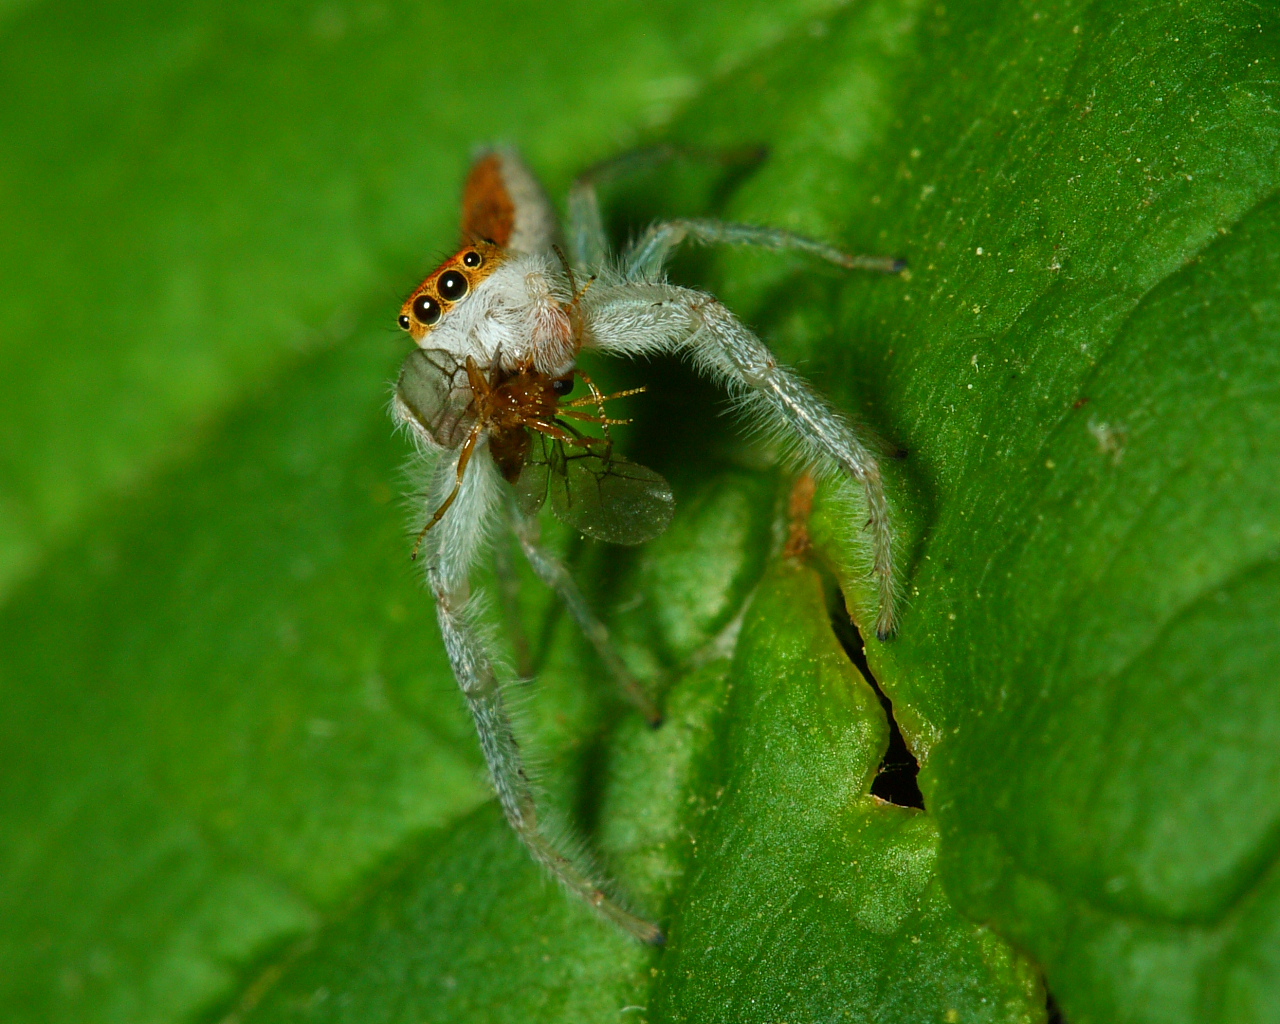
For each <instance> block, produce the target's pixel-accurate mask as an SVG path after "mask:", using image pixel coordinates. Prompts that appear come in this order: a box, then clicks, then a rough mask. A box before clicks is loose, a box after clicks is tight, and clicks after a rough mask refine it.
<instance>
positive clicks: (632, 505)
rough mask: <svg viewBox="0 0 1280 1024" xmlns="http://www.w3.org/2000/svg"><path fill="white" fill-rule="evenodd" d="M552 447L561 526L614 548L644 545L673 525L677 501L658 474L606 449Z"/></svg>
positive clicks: (552, 483)
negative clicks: (620, 545) (569, 527)
mask: <svg viewBox="0 0 1280 1024" xmlns="http://www.w3.org/2000/svg"><path fill="white" fill-rule="evenodd" d="M549 447H551V448H552V449H554V451H553V454H552V458H551V460H550V462H549V469H550V473H549V477H550V491H551V510H552V511H553V512H554V513H555V514H556V518H557V519H559V520H560V521H561V522H563V523H567V524H568V525H569V526H572V527H573V528H574V529H575V530H578V531H579V532H580V533H584V534H586V535H587V536H588V537H595V538H596V539H597V540H603V541H608V542H609V543H610V544H643V543H644V542H645V541H647V540H652V539H653V538H654V537H657V536H658V535H659V534H660V533H662V532H663V531H664V530H665V529H666V528H667V526H668V525H670V523H671V516H672V514H673V513H674V512H675V507H676V502H675V498H674V497H672V494H671V486H670V484H668V483H667V481H666V480H665V479H664V478H663V477H662V476H661V475H660V474H658V473H655V472H654V471H653V470H651V469H649V468H647V467H645V466H641V465H639V464H638V463H635V462H631V461H630V460H628V459H624V458H622V456H620V455H614V454H613V453H612V452H611V451H609V450H608V449H607V448H605V447H604V446H592V447H590V448H579V447H577V446H572V445H565V444H563V443H561V442H555V443H553V444H552V445H550V446H549Z"/></svg>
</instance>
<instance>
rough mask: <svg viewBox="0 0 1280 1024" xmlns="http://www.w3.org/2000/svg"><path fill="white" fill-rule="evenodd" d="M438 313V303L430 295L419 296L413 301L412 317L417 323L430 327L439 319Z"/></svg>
mask: <svg viewBox="0 0 1280 1024" xmlns="http://www.w3.org/2000/svg"><path fill="white" fill-rule="evenodd" d="M440 312H441V310H440V303H438V302H436V300H435V299H433V298H432V297H431V296H430V295H419V296H418V297H417V298H416V299H414V300H413V315H414V316H416V317H417V318H418V323H421V324H426V325H427V326H428V327H430V326H431V325H432V324H433V323H435V322H436V321H437V320H439V319H440Z"/></svg>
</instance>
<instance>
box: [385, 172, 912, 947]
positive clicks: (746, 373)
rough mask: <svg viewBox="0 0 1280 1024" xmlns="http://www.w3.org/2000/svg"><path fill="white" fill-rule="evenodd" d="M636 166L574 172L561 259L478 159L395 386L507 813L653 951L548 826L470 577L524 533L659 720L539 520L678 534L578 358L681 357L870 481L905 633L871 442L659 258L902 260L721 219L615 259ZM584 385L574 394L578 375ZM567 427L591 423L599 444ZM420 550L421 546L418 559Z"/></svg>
mask: <svg viewBox="0 0 1280 1024" xmlns="http://www.w3.org/2000/svg"><path fill="white" fill-rule="evenodd" d="M634 162H635V158H634V157H631V158H628V157H624V158H622V159H620V160H616V161H611V162H609V163H606V164H603V165H601V166H600V167H598V168H597V169H596V170H595V171H593V172H590V173H588V174H587V175H586V176H584V177H583V178H581V179H579V180H578V182H577V183H576V184H575V185H574V187H573V189H572V191H571V193H570V196H569V223H568V255H567V256H566V255H565V252H564V250H563V249H562V248H561V246H560V233H559V229H558V225H557V222H556V218H555V215H554V212H553V210H552V207H551V204H550V203H549V202H548V200H547V198H546V196H545V194H544V193H543V190H542V188H541V186H540V185H539V184H538V181H537V179H536V178H534V176H533V174H532V173H531V172H530V171H529V169H528V168H527V167H526V166H525V165H524V163H523V162H522V161H521V160H520V158H519V157H518V156H517V155H516V154H515V153H514V152H512V151H510V150H491V151H487V152H485V153H482V154H481V155H480V156H479V157H478V158H477V160H476V161H475V163H474V164H473V166H472V168H471V172H470V175H469V176H468V178H467V183H466V187H465V190H464V194H463V202H462V247H461V248H460V249H459V251H458V252H457V254H456V255H454V256H452V257H451V258H450V259H448V260H446V261H445V262H444V264H442V265H441V266H440V267H439V268H437V269H436V270H435V271H433V272H432V273H431V275H430V276H428V277H427V279H426V280H425V281H424V282H423V283H422V284H421V285H420V286H419V287H418V288H417V289H415V290H414V292H413V294H412V295H410V297H409V298H408V300H406V302H405V303H404V306H403V308H402V309H401V311H400V317H399V324H400V326H401V328H403V329H404V330H405V331H407V332H408V333H409V334H410V335H411V336H412V338H413V340H414V342H416V344H417V346H418V347H417V348H416V349H415V350H414V351H413V352H412V353H411V354H410V355H409V357H408V358H407V359H406V360H405V364H404V368H403V370H402V372H401V375H400V380H399V382H398V384H397V386H396V392H395V399H394V403H393V414H394V416H395V418H396V420H397V421H398V422H399V423H401V424H403V425H405V426H406V427H407V428H408V429H409V432H410V434H411V435H412V436H413V438H414V439H415V440H416V441H417V442H418V443H419V445H420V447H422V448H423V449H424V450H425V451H427V452H429V453H432V454H435V455H437V456H438V458H437V459H436V463H435V469H434V472H433V475H432V478H431V483H430V485H429V487H428V491H427V500H426V503H425V505H424V520H423V525H422V529H421V531H420V532H419V535H418V545H419V546H420V547H421V550H422V554H423V556H424V562H425V566H426V574H427V580H428V582H429V584H430V587H431V591H432V593H433V594H434V596H435V600H436V609H437V614H438V617H439V621H440V630H441V633H442V635H443V637H444V643H445V649H446V651H447V652H448V656H449V660H450V662H451V664H452V666H453V672H454V675H455V676H456V678H457V681H458V685H459V686H460V687H461V688H462V692H463V693H464V694H465V696H466V699H467V702H468V704H469V706H470V709H471V713H472V715H473V717H474V719H475V723H476V728H477V730H478V731H479V734H480V743H481V746H482V748H483V750H484V755H485V761H486V763H487V764H488V768H489V774H490V777H491V779H492V781H493V785H494V788H495V789H496V790H497V794H498V799H499V801H500V803H501V805H502V810H503V813H504V814H505V815H506V818H507V820H508V821H509V822H510V824H511V826H512V828H513V829H514V830H515V831H516V833H517V834H518V835H519V837H520V839H521V840H522V841H523V842H524V844H525V845H526V846H527V847H528V848H529V850H530V852H531V853H532V854H533V856H534V858H535V859H536V860H538V861H539V862H540V863H542V864H543V865H544V866H545V868H546V869H547V870H548V871H549V872H550V873H551V874H552V875H553V876H554V877H555V878H557V879H558V880H559V881H560V882H561V883H563V884H564V886H565V887H566V888H567V889H568V890H569V891H570V892H572V893H574V894H575V895H577V896H579V897H581V898H582V899H583V900H585V901H586V902H587V903H589V904H590V905H592V906H594V907H595V908H597V909H598V910H599V911H600V912H601V913H602V914H603V915H604V916H605V917H606V918H608V919H609V920H611V921H613V922H615V923H616V924H618V925H620V926H621V927H623V928H625V929H626V930H627V931H629V932H630V933H632V934H633V935H635V936H636V937H637V938H639V939H641V940H643V941H645V942H651V943H661V942H662V941H663V933H662V931H661V930H660V929H659V928H658V926H657V925H655V924H652V923H651V922H649V921H647V920H644V919H643V918H641V917H637V916H636V915H634V914H632V913H631V912H629V911H628V910H626V909H625V908H624V907H623V906H622V905H621V904H620V903H619V902H617V900H615V899H614V898H613V897H611V896H610V895H608V894H607V892H606V890H607V889H608V886H607V885H606V884H605V882H604V881H603V880H602V879H601V878H600V877H599V876H598V875H597V873H596V872H595V871H594V870H593V869H592V868H591V867H590V866H589V865H587V864H586V863H585V862H584V861H583V859H582V858H581V857H579V856H576V855H574V854H571V853H569V852H567V851H564V850H562V849H561V848H560V847H559V846H558V845H557V844H556V843H555V841H554V840H553V839H552V838H550V837H549V836H548V834H547V832H546V831H545V829H544V827H543V826H542V824H541V822H540V817H539V813H538V808H537V805H536V802H535V799H534V790H533V787H532V786H531V785H530V783H529V779H528V776H527V775H526V772H525V768H524V762H523V759H522V757H521V753H520V748H519V745H518V744H517V742H516V739H515V735H514V733H513V731H512V727H511V721H510V717H509V715H508V712H507V709H506V707H505V703H504V699H503V690H502V685H501V683H500V682H499V679H498V676H497V674H496V673H495V671H494V667H493V659H492V658H491V656H490V653H489V651H488V649H487V646H486V643H485V641H484V638H483V631H482V630H480V629H479V628H478V627H477V624H476V623H475V621H474V617H473V615H472V614H471V613H470V612H469V602H470V598H471V585H470V572H471V567H472V565H473V564H474V563H475V562H476V560H477V558H478V557H479V556H480V554H481V552H482V549H483V548H484V545H485V542H486V539H487V538H488V536H489V534H490V532H491V530H492V528H493V527H494V525H495V523H496V521H497V520H498V519H500V518H501V519H502V520H504V521H505V523H506V524H507V525H508V526H509V527H510V528H511V529H512V530H513V531H514V533H515V536H516V538H517V540H518V542H519V544H520V547H521V549H522V550H523V551H524V553H525V555H526V556H527V557H528V559H529V562H530V564H531V565H532V567H533V569H534V571H535V573H536V574H537V575H538V576H539V577H540V578H541V579H542V580H543V581H544V582H545V583H546V584H547V585H548V586H550V587H552V588H553V589H554V590H555V591H556V592H557V593H558V594H559V595H560V596H561V598H562V599H563V600H564V601H565V603H566V605H567V606H568V608H569V610H570V612H571V613H572V615H573V616H574V618H575V619H576V620H577V621H578V623H579V625H580V626H581V627H582V629H583V631H584V632H585V633H586V635H587V637H588V638H589V640H590V641H591V642H592V644H593V645H594V646H595V649H596V650H597V652H598V653H599V655H600V657H601V659H602V661H603V662H604V664H605V666H606V668H607V669H608V670H609V671H610V673H611V674H612V675H613V676H614V677H615V679H616V680H617V681H618V682H619V684H620V685H621V686H622V688H623V689H624V691H625V692H626V693H627V694H628V695H629V696H630V697H631V699H632V700H633V702H634V703H635V704H636V705H637V706H638V707H639V708H640V709H641V711H642V712H643V713H644V714H645V715H646V717H648V718H649V720H650V722H651V723H654V724H656V723H657V722H658V721H659V714H658V711H657V709H656V707H655V706H654V704H653V702H652V700H651V698H650V697H649V696H648V695H647V694H646V693H645V691H644V688H643V687H642V686H641V685H640V684H639V682H638V681H637V680H636V679H635V678H634V677H633V676H632V675H631V673H630V671H629V670H628V669H627V667H626V665H625V664H624V663H623V661H622V659H621V658H619V657H618V655H617V654H616V653H615V651H614V650H613V647H612V645H611V643H610V641H609V635H608V632H607V631H606V629H605V627H604V625H603V624H602V623H601V622H600V620H599V619H598V618H597V617H596V616H595V615H594V613H593V612H592V611H591V609H590V608H589V606H588V605H587V602H586V601H585V600H584V599H583V597H582V594H581V593H580V591H579V590H578V588H577V586H576V585H575V583H574V581H573V578H572V577H571V576H570V574H569V572H568V570H567V568H566V567H565V566H564V565H563V564H562V563H561V562H560V561H559V560H558V559H556V558H555V557H554V556H553V555H551V554H550V553H548V552H547V551H545V550H544V549H543V548H542V547H541V546H540V545H539V542H538V534H537V529H536V525H535V522H534V518H533V517H534V516H535V514H536V513H537V512H538V510H539V509H540V508H541V507H542V505H543V504H544V503H545V502H546V501H547V500H548V497H549V499H550V504H551V508H552V511H553V512H554V513H555V514H556V515H557V516H558V517H559V518H560V519H562V520H563V521H565V522H566V523H568V524H569V525H571V526H573V527H574V528H576V529H577V530H579V531H580V532H581V533H583V534H586V535H588V536H592V537H596V538H598V539H601V540H605V541H610V542H612V543H617V544H638V543H641V542H643V541H646V540H649V539H650V538H652V537H655V536H657V535H658V534H660V533H661V532H662V531H663V530H664V529H666V527H667V524H668V523H669V522H670V520H671V516H672V512H673V510H674V501H673V499H672V496H671V490H670V488H669V487H668V486H667V483H666V481H665V480H663V478H662V477H661V476H659V475H658V474H657V473H655V472H653V471H652V470H650V469H646V468H645V467H644V466H640V465H637V464H636V463H634V462H630V461H628V460H626V459H624V458H622V457H621V456H619V455H617V454H615V453H614V451H613V443H612V440H611V438H610V435H609V427H610V426H611V425H614V424H617V423H621V422H625V421H623V420H617V419H611V418H610V417H609V416H608V414H607V410H606V404H607V403H608V402H610V401H613V400H614V399H616V398H620V397H623V395H628V394H633V393H635V392H634V391H628V392H622V393H619V394H616V395H605V394H602V393H601V392H600V390H599V389H598V388H597V387H596V386H595V384H594V383H593V382H592V381H591V380H590V378H587V377H586V376H585V375H584V374H583V373H582V372H581V371H580V370H579V369H578V368H577V365H576V364H577V358H578V354H579V352H580V351H581V350H583V349H594V350H597V351H599V352H603V353H607V354H610V355H621V356H637V355H650V354H656V353H675V352H683V353H687V354H688V355H689V356H690V357H691V359H692V361H693V364H694V366H695V367H696V368H697V369H699V370H701V371H702V372H704V373H706V374H708V375H710V376H712V377H714V378H716V379H717V380H719V381H721V382H722V383H723V384H724V385H725V386H726V387H727V388H728V390H729V391H730V392H731V393H732V394H733V395H734V396H735V397H736V398H738V399H739V400H740V403H741V405H742V406H743V407H744V411H745V413H746V415H747V416H749V417H752V418H756V419H758V421H759V422H761V423H765V424H767V425H768V426H769V427H770V428H772V429H775V430H777V431H778V432H780V433H782V434H784V435H785V437H786V438H787V439H788V440H791V441H794V442H795V443H796V446H797V447H798V449H799V451H800V453H801V456H802V459H803V460H805V461H806V463H807V464H810V465H813V466H815V467H818V468H819V469H824V468H825V469H828V470H830V471H833V472H834V473H836V474H843V475H845V476H847V477H849V478H852V479H853V480H854V481H856V482H857V483H858V484H860V485H861V490H862V495H863V498H864V504H865V515H866V531H867V533H868V536H869V540H870V548H871V554H872V559H871V561H872V565H871V570H872V573H873V575H874V577H875V580H876V584H877V590H878V595H879V615H878V617H877V621H876V631H877V633H878V634H879V636H880V637H881V639H884V638H887V637H888V636H889V635H890V634H891V633H892V632H893V629H894V622H895V620H894V568H893V532H892V528H891V526H890V522H889V512H888V506H887V503H886V500H885V496H884V490H883V487H882V484H881V478H880V469H879V466H878V463H877V461H876V459H875V457H874V455H873V454H872V452H871V450H870V449H869V447H868V446H867V444H865V443H864V442H863V440H861V439H860V438H859V437H858V435H857V434H856V433H855V432H854V430H853V429H852V428H851V427H850V425H849V424H848V423H847V422H846V421H845V420H844V419H843V418H842V417H841V416H840V415H839V414H838V413H836V412H835V411H834V410H832V409H831V408H830V406H828V405H827V404H826V403H825V402H824V401H823V400H822V399H821V398H819V397H818V396H817V395H816V394H815V393H814V392H813V391H812V390H811V389H810V388H809V387H808V385H806V384H805V383H804V382H803V381H801V380H800V379H799V378H798V377H797V376H796V375H795V374H794V373H792V372H791V371H790V370H788V369H786V368H785V367H783V366H781V365H779V363H778V361H777V360H776V359H775V358H774V357H773V355H772V353H771V352H770V351H769V349H768V348H767V347H766V346H765V345H764V343H763V342H762V341H760V339H759V338H757V337H756V336H755V335H754V334H753V333H752V332H751V331H750V330H748V329H747V328H746V327H745V326H744V325H743V324H742V323H741V322H740V321H739V320H738V319H737V318H736V317H735V316H734V315H733V314H732V313H730V312H729V310H728V309H726V308H725V307H724V306H723V305H722V304H721V303H720V302H718V301H717V300H716V299H715V298H714V297H713V296H711V295H709V294H707V293H705V292H700V291H695V290H692V289H688V288H681V287H678V286H676V285H672V284H668V283H667V281H666V279H665V277H664V275H663V267H664V264H665V263H666V261H667V260H668V258H669V257H670V255H671V254H672V252H673V251H674V250H675V248H676V247H677V246H678V245H680V243H681V242H683V241H685V240H692V241H697V242H702V243H715V242H721V243H730V244H739V245H756V246H762V247H764V248H768V249H775V250H786V249H792V250H800V251H802V252H808V253H811V254H813V255H816V256H818V257H820V258H822V259H825V260H829V261H831V262H832V263H836V264H839V265H840V266H843V267H857V268H864V269H870V270H879V271H884V272H895V271H897V270H900V269H902V264H901V263H900V261H897V260H892V259H886V258H880V257H859V256H848V255H846V254H844V253H842V252H839V251H838V250H836V249H833V248H831V247H829V246H826V245H823V244H822V243H820V242H815V241H812V240H810V239H807V238H803V237H801V236H798V235H794V234H791V233H789V232H786V231H779V230H775V229H771V228H760V227H750V226H747V225H741V224H729V223H723V222H719V221H711V220H673V221H668V222H665V223H661V224H656V225H654V226H653V227H651V228H649V230H648V231H647V232H645V233H644V234H643V235H641V236H640V237H639V238H638V239H637V240H636V241H635V242H633V243H632V244H631V245H630V247H629V248H627V249H626V251H625V252H623V253H622V254H621V256H620V258H616V259H613V258H610V257H609V255H608V250H607V245H606V241H605V234H604V229H603V225H602V221H601V216H600V209H599V203H598V200H597V197H596V183H597V182H598V181H600V180H601V179H602V178H604V177H606V176H608V175H610V174H613V173H616V172H618V171H620V170H624V169H626V168H627V167H628V166H631V165H632V164H633V163H634ZM577 379H581V380H582V381H583V383H584V384H585V385H586V389H587V392H588V393H587V394H585V395H582V396H581V397H579V398H569V397H568V396H569V394H570V393H571V392H572V391H573V390H574V384H575V380H577ZM572 421H579V422H587V423H593V424H596V425H598V426H599V427H600V428H601V432H602V433H603V435H604V436H603V437H591V436H588V435H586V434H584V433H583V432H581V431H580V430H579V429H578V428H576V427H575V426H574V425H573V422H572ZM418 550H419V548H418V546H415V548H414V554H415V557H416V556H417V554H418Z"/></svg>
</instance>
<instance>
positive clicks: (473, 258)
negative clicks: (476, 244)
mask: <svg viewBox="0 0 1280 1024" xmlns="http://www.w3.org/2000/svg"><path fill="white" fill-rule="evenodd" d="M483 262H484V257H483V256H481V255H480V254H479V253H478V252H476V251H475V250H474V249H473V250H472V251H471V252H464V253H463V254H462V265H463V266H464V267H471V268H472V269H475V268H476V267H478V266H480V264H481V263H483Z"/></svg>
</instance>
